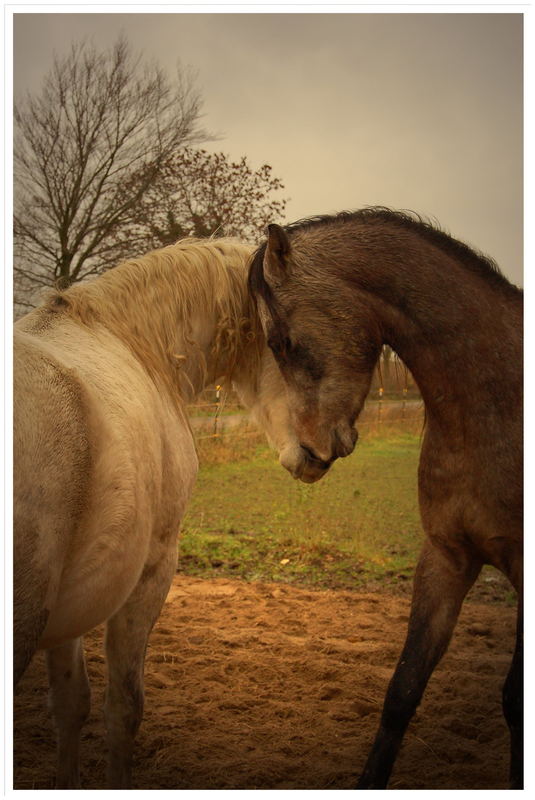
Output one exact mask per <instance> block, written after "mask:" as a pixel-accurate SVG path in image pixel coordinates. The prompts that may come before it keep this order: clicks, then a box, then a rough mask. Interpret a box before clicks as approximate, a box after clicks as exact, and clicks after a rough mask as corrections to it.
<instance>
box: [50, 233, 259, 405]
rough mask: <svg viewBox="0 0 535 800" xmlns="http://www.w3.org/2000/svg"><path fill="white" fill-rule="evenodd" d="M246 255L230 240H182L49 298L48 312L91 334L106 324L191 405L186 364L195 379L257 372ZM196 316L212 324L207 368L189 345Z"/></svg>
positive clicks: (254, 319) (153, 374) (243, 247)
mask: <svg viewBox="0 0 535 800" xmlns="http://www.w3.org/2000/svg"><path fill="white" fill-rule="evenodd" d="M252 252H253V248H252V247H250V246H248V245H245V244H243V243H242V242H239V241H237V240H234V239H206V240H202V239H190V238H188V239H182V240H181V241H179V242H177V243H176V244H173V245H169V246H168V247H164V248H162V249H160V250H155V251H153V252H151V253H148V254H147V255H145V256H142V257H141V258H137V259H132V260H129V261H125V262H123V263H122V264H119V265H118V266H117V267H115V268H113V269H111V270H109V271H108V272H106V273H105V274H103V275H101V276H100V277H98V278H96V279H94V280H92V281H88V282H87V283H81V284H77V285H75V286H71V287H70V288H68V289H66V290H65V291H62V292H55V293H54V294H53V295H51V296H50V297H49V298H48V301H47V303H46V309H47V310H48V311H49V312H54V313H56V314H57V313H59V314H64V315H67V316H69V317H70V318H72V319H75V320H77V321H79V322H80V323H82V324H83V325H86V326H88V327H91V328H95V327H96V326H104V327H105V328H106V329H107V330H109V331H111V332H112V333H113V334H114V335H115V336H117V337H118V338H119V339H120V340H121V341H122V342H124V343H125V344H126V345H127V346H128V347H130V349H131V350H132V351H133V352H134V354H135V355H136V357H137V358H138V359H139V361H140V362H141V363H142V364H143V365H144V366H145V368H146V369H147V371H148V373H149V374H150V375H151V377H152V378H153V379H155V380H160V381H163V382H164V383H166V384H167V385H168V388H170V389H171V390H172V392H174V393H176V392H178V393H179V394H180V396H181V397H183V398H184V399H186V400H189V399H191V396H192V394H193V392H194V388H193V386H192V385H191V379H190V380H188V379H185V378H186V376H185V374H184V372H185V370H181V367H182V366H184V362H185V361H187V364H188V368H189V371H190V372H191V369H193V371H194V373H195V377H196V378H197V379H198V380H201V381H205V380H206V379H207V377H208V376H212V377H213V378H215V377H221V378H223V379H231V378H232V376H233V373H234V371H235V369H236V368H237V367H238V366H239V368H240V370H245V371H246V372H247V373H249V374H250V375H251V376H254V374H255V373H256V371H257V369H258V364H259V358H260V350H261V346H262V344H263V338H262V333H261V329H260V326H259V323H258V320H257V316H256V313H255V311H254V308H253V305H252V303H251V301H250V299H249V295H248V292H247V268H248V264H249V261H250V258H251V255H252ZM195 315H197V316H199V315H201V316H202V315H204V316H205V317H206V319H207V324H208V323H209V322H210V321H211V322H212V323H213V324H214V325H215V336H214V338H213V341H212V346H211V350H210V353H209V356H208V362H207V361H206V359H205V358H204V355H203V353H202V351H201V349H200V347H199V345H198V343H197V342H196V341H195V339H194V335H193V328H192V322H193V319H194V317H195ZM179 331H180V333H181V334H182V340H183V342H182V348H181V351H180V352H177V339H178V335H179ZM188 384H189V386H188Z"/></svg>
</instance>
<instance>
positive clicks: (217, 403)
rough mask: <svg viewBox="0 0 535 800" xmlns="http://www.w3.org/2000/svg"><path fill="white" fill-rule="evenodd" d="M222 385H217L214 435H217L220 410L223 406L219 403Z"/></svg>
mask: <svg viewBox="0 0 535 800" xmlns="http://www.w3.org/2000/svg"><path fill="white" fill-rule="evenodd" d="M220 392H221V386H216V387H215V415H214V436H217V418H218V417H219V411H220V409H221V406H220V404H219V398H220Z"/></svg>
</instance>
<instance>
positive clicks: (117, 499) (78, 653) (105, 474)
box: [14, 240, 313, 788]
mask: <svg viewBox="0 0 535 800" xmlns="http://www.w3.org/2000/svg"><path fill="white" fill-rule="evenodd" d="M251 252H252V250H251V248H249V247H246V246H244V245H241V244H239V243H235V242H232V241H227V240H213V241H208V240H207V241H194V240H184V241H182V242H179V243H178V244H176V245H172V246H170V247H167V248H164V249H162V250H160V251H155V252H154V253H151V254H149V255H147V256H145V257H143V258H140V259H138V260H137V261H131V262H127V263H124V264H122V265H120V266H117V267H116V268H115V269H112V270H110V271H109V272H107V273H106V274H104V275H102V276H101V277H99V278H97V279H95V280H93V281H90V282H87V283H84V284H81V285H77V286H73V287H71V288H70V289H67V290H66V291H64V292H61V293H56V294H54V295H53V296H51V297H50V298H49V300H48V301H47V302H46V303H45V304H44V305H43V306H42V307H40V308H38V309H36V310H35V311H33V312H31V313H30V314H28V315H27V316H25V317H24V318H22V319H21V320H20V321H19V322H17V323H16V325H15V332H14V423H15V425H14V659H15V663H14V677H15V682H17V681H18V679H19V678H20V676H21V675H22V674H23V672H24V670H25V669H26V667H27V666H28V664H29V662H30V660H31V658H32V656H33V654H34V652H35V651H36V650H37V649H39V648H40V649H45V650H46V658H47V666H48V673H49V681H50V703H51V709H52V714H53V717H54V720H55V725H56V728H57V735H58V770H57V786H58V787H61V788H72V787H77V786H78V785H79V766H78V760H79V759H78V749H79V739H80V729H81V726H82V724H83V722H84V720H85V719H86V717H87V714H88V712H89V684H88V679H87V673H86V667H85V662H84V652H83V643H82V636H83V634H84V633H86V632H87V631H89V630H91V629H92V628H94V627H95V626H96V625H98V624H100V623H102V622H106V658H107V666H108V686H107V691H106V708H105V716H106V723H107V745H108V774H107V782H108V785H109V786H111V787H116V788H125V787H128V786H129V785H130V774H131V764H132V749H133V744H134V737H135V734H136V731H137V729H138V726H139V724H140V721H141V715H142V707H143V665H144V656H145V648H146V646H147V639H148V636H149V633H150V631H151V628H152V626H153V625H154V622H155V621H156V619H157V617H158V615H159V613H160V609H161V607H162V604H163V602H164V600H165V597H166V595H167V592H168V589H169V586H170V584H171V581H172V578H173V575H174V573H175V571H176V560H177V536H178V531H179V524H180V521H181V518H182V516H183V514H184V510H185V508H186V504H187V502H188V498H189V497H190V494H191V491H192V488H193V484H194V480H195V475H196V472H197V455H196V450H195V444H194V440H193V436H192V432H191V428H190V425H189V423H188V420H187V417H186V413H185V406H186V403H187V402H191V401H192V400H193V399H194V398H195V397H196V396H197V395H198V394H199V392H200V391H202V389H203V388H204V387H205V386H206V385H210V384H213V383H214V382H215V381H216V379H219V378H221V377H226V378H227V379H229V380H231V381H233V383H234V385H235V388H236V389H237V391H238V394H239V395H240V396H241V398H242V400H243V402H244V403H245V404H246V405H247V406H248V407H249V408H252V410H253V412H254V413H255V414H256V417H257V419H258V420H259V422H260V423H261V424H262V425H263V426H264V428H265V430H266V432H267V433H268V436H269V438H270V439H271V441H272V443H273V445H274V446H275V447H276V448H277V449H278V450H279V452H280V454H281V459H283V460H284V462H285V463H286V462H287V463H290V464H293V467H294V468H295V469H301V468H302V462H303V455H302V451H301V448H300V447H299V444H298V443H297V442H296V441H295V439H294V435H293V433H292V430H291V427H290V423H289V415H288V411H287V408H286V405H285V392H284V387H283V383H282V379H281V377H280V373H279V371H278V369H277V367H276V365H275V363H274V360H273V357H272V355H271V353H270V352H269V350H268V348H267V347H266V346H265V343H264V339H263V335H262V333H261V329H260V326H259V325H258V322H257V318H256V316H255V312H254V308H253V306H252V304H251V302H250V300H249V296H248V293H247V285H246V280H247V264H248V261H249V258H250V255H251ZM312 469H313V467H312Z"/></svg>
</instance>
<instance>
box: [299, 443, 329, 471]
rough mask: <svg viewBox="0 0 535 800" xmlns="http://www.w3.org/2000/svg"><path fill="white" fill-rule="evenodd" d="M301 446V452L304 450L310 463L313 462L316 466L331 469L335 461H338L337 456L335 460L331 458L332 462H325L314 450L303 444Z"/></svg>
mask: <svg viewBox="0 0 535 800" xmlns="http://www.w3.org/2000/svg"><path fill="white" fill-rule="evenodd" d="M299 446H300V447H301V450H304V452H305V453H306V455H307V457H308V459H309V460H310V461H313V462H314V464H317V465H318V466H319V467H321V468H322V469H329V467H330V466H331V464H332V463H333V461H334V460H335V459H336V456H333V458H331V459H330V461H324V460H323V458H320V457H319V456H317V455H316V453H315V452H314V450H312V448H311V447H308V446H307V445H306V444H301V443H300V444H299Z"/></svg>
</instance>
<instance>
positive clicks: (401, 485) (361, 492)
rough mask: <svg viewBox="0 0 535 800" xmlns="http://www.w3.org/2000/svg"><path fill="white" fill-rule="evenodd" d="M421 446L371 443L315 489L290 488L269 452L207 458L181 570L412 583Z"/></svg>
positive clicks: (397, 439) (399, 437)
mask: <svg viewBox="0 0 535 800" xmlns="http://www.w3.org/2000/svg"><path fill="white" fill-rule="evenodd" d="M213 446H214V445H213V444H212V447H213ZM419 447H420V440H419V437H418V436H414V435H411V434H403V433H397V434H395V435H390V436H388V438H370V439H368V440H366V441H363V442H361V443H359V445H358V446H357V449H356V451H355V453H354V454H353V455H352V456H351V457H350V458H347V459H344V460H342V461H339V462H337V463H336V464H335V465H334V466H333V467H332V468H331V470H330V472H329V473H328V474H327V475H326V476H325V477H324V478H323V479H322V480H321V481H319V482H318V483H316V484H313V485H307V484H303V483H301V482H297V481H294V480H292V478H291V477H290V476H289V474H288V473H287V472H286V471H285V470H283V469H282V468H281V467H280V466H279V464H278V462H277V458H276V456H275V454H274V453H273V452H272V451H270V450H269V449H268V448H267V447H264V446H258V445H256V446H251V445H250V446H249V447H248V449H246V451H245V455H244V457H243V458H241V459H238V460H234V459H235V458H236V456H235V455H233V456H232V458H233V460H232V461H224V460H222V461H221V462H220V463H204V464H203V461H202V453H201V470H200V473H199V477H198V481H197V486H196V490H195V492H194V495H193V498H192V501H191V502H190V505H189V508H188V513H187V515H186V517H185V519H184V522H183V526H182V536H181V544H180V570H181V571H182V572H186V573H188V574H193V575H203V576H207V575H227V576H234V577H241V578H244V579H247V580H283V581H286V582H288V583H298V584H302V585H314V586H317V587H337V588H358V587H365V586H369V585H370V583H374V582H375V581H379V582H381V583H384V582H385V581H386V582H387V583H389V584H407V583H408V579H409V578H410V576H411V575H412V571H413V568H414V564H415V561H416V558H417V554H418V552H419V549H420V546H421V542H422V533H421V527H420V521H419V516H418V510H417V503H416V471H417V463H418V453H419ZM217 460H218V459H217V458H216V459H215V461H216V462H217Z"/></svg>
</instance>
